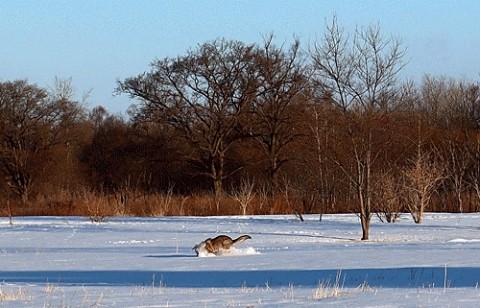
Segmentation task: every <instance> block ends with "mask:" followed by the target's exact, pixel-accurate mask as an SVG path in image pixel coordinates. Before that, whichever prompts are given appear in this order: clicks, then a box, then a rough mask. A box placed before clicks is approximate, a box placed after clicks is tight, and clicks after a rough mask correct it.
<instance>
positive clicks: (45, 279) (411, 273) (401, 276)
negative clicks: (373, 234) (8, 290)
mask: <svg viewBox="0 0 480 308" xmlns="http://www.w3.org/2000/svg"><path fill="white" fill-rule="evenodd" d="M0 281H1V282H3V283H12V284H15V283H30V284H36V283H37V284H44V283H50V284H60V285H90V286H108V285H110V286H112V285H113V286H125V285H143V286H145V285H152V286H165V287H177V288H212V287H218V288H221V287H227V288H230V287H231V288H233V287H242V286H246V287H257V286H258V287H265V286H267V285H268V286H269V287H281V286H289V285H293V286H304V287H315V286H318V285H319V284H320V283H321V284H323V285H326V286H333V285H334V284H335V283H336V282H337V281H338V284H339V286H340V287H345V288H356V287H358V286H359V285H362V284H367V285H368V286H370V287H384V288H415V287H437V288H441V287H444V286H447V287H476V286H477V284H478V282H479V281H480V268H478V267H452V268H443V267H406V268H371V269H338V270H337V269H316V270H248V271H234V270H232V271H208V270H207V271H169V270H165V271H162V270H157V271H130V270H124V271H122V270H118V271H116V270H99V271H81V270H80V271H64V270H60V271H28V270H26V271H0Z"/></svg>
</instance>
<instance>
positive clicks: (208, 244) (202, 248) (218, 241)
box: [192, 235, 251, 257]
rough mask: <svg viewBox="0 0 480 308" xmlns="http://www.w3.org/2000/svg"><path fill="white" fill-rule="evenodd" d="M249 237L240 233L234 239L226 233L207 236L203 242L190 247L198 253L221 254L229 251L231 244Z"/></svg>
mask: <svg viewBox="0 0 480 308" xmlns="http://www.w3.org/2000/svg"><path fill="white" fill-rule="evenodd" d="M249 239H251V237H250V235H242V236H240V237H238V238H236V239H232V238H231V237H230V236H227V235H219V236H217V237H215V238H207V239H206V240H204V241H203V242H201V243H199V244H197V245H195V246H194V247H193V248H192V249H193V250H195V252H196V253H197V257H198V256H199V255H208V254H214V255H216V256H218V255H221V254H222V253H223V252H226V251H229V250H230V248H231V247H232V246H233V244H236V243H241V242H244V241H246V240H249Z"/></svg>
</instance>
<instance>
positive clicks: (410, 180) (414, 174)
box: [403, 145, 445, 224]
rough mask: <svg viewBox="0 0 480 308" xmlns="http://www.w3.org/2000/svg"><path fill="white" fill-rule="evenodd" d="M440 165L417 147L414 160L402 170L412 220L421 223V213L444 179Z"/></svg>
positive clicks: (431, 156) (428, 153) (443, 171)
mask: <svg viewBox="0 0 480 308" xmlns="http://www.w3.org/2000/svg"><path fill="white" fill-rule="evenodd" d="M444 173H445V170H444V168H443V167H442V164H441V163H439V162H438V161H435V159H434V157H433V155H432V154H431V153H430V152H424V151H422V149H421V146H420V145H419V146H418V149H417V153H416V156H415V158H413V159H411V160H410V161H409V162H408V164H407V166H406V167H405V168H404V170H403V177H404V181H405V183H404V187H405V192H406V194H407V200H408V201H409V202H408V204H407V206H408V208H409V210H410V213H411V215H412V218H413V220H414V221H415V222H416V223H419V224H420V223H422V219H423V213H424V211H425V209H426V208H427V206H428V205H429V203H430V199H431V197H432V195H433V194H434V193H435V191H436V189H437V187H438V185H439V184H440V182H441V181H442V180H443V179H444V178H445V175H444Z"/></svg>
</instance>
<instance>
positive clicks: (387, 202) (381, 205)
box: [375, 174, 401, 223]
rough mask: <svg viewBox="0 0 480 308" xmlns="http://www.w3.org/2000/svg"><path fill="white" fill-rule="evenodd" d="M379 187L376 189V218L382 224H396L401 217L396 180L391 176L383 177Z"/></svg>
mask: <svg viewBox="0 0 480 308" xmlns="http://www.w3.org/2000/svg"><path fill="white" fill-rule="evenodd" d="M379 183H381V185H380V187H378V189H376V191H377V194H376V195H375V201H376V203H377V207H378V209H377V217H378V218H379V219H380V221H382V222H385V221H386V222H389V223H390V222H396V221H398V219H400V215H401V205H400V204H401V194H400V185H399V183H398V180H397V179H395V177H393V176H392V175H391V174H387V175H385V176H384V177H383V179H382V181H380V182H379Z"/></svg>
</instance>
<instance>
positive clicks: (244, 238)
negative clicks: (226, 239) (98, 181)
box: [232, 234, 252, 244]
mask: <svg viewBox="0 0 480 308" xmlns="http://www.w3.org/2000/svg"><path fill="white" fill-rule="evenodd" d="M251 238H252V237H251V236H250V235H246V234H245V235H242V236H239V237H238V238H236V239H234V240H233V241H232V244H235V243H241V242H244V241H246V240H249V239H251Z"/></svg>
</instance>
